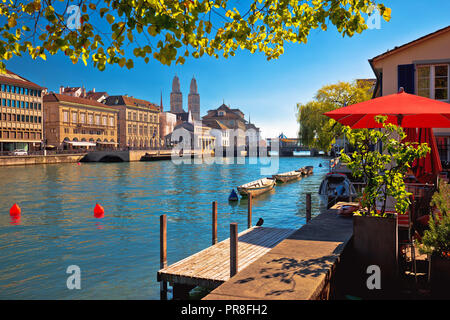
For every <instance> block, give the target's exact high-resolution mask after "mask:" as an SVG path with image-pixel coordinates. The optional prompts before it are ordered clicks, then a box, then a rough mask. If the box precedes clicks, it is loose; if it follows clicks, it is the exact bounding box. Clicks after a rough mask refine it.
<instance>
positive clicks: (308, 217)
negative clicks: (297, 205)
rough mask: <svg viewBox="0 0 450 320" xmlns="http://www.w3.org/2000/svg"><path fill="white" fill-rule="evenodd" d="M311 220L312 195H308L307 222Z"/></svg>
mask: <svg viewBox="0 0 450 320" xmlns="http://www.w3.org/2000/svg"><path fill="white" fill-rule="evenodd" d="M310 220H311V193H307V194H306V222H307V223H308V222H309V221H310Z"/></svg>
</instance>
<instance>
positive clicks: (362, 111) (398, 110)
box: [325, 92, 450, 129]
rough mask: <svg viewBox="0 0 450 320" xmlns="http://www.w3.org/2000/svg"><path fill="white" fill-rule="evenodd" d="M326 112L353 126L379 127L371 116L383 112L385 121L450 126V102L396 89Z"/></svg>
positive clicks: (410, 125) (413, 125)
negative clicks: (388, 93)
mask: <svg viewBox="0 0 450 320" xmlns="http://www.w3.org/2000/svg"><path fill="white" fill-rule="evenodd" d="M325 115H327V116H328V117H330V118H332V119H334V120H336V121H338V122H339V123H342V124H343V125H347V126H350V127H351V128H352V129H361V128H381V127H382V125H380V124H378V123H376V122H375V120H374V117H375V116H377V115H384V116H387V117H388V122H389V123H393V124H396V125H400V126H402V127H403V128H450V104H449V103H446V102H442V101H437V100H433V99H429V98H424V97H420V96H416V95H413V94H408V93H405V92H399V93H396V94H391V95H388V96H384V97H379V98H375V99H372V100H369V101H365V102H361V103H357V104H354V105H351V106H348V107H342V108H339V109H336V110H333V111H330V112H326V113H325Z"/></svg>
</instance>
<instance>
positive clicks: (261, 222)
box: [256, 218, 264, 227]
mask: <svg viewBox="0 0 450 320" xmlns="http://www.w3.org/2000/svg"><path fill="white" fill-rule="evenodd" d="M263 223H264V219H263V218H259V220H258V222H257V223H256V226H257V227H261V226H262V225H263Z"/></svg>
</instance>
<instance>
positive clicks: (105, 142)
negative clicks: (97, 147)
mask: <svg viewBox="0 0 450 320" xmlns="http://www.w3.org/2000/svg"><path fill="white" fill-rule="evenodd" d="M97 144H113V145H116V144H118V143H117V142H108V141H97Z"/></svg>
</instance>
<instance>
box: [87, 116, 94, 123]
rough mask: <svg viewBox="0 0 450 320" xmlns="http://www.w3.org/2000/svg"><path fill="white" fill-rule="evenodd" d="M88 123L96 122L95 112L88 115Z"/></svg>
mask: <svg viewBox="0 0 450 320" xmlns="http://www.w3.org/2000/svg"><path fill="white" fill-rule="evenodd" d="M88 123H89V124H93V123H94V115H93V114H90V115H88Z"/></svg>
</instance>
